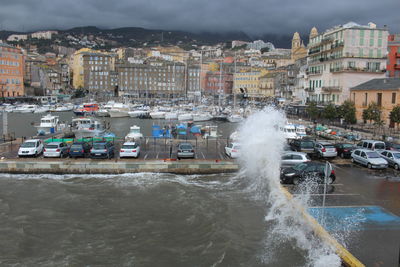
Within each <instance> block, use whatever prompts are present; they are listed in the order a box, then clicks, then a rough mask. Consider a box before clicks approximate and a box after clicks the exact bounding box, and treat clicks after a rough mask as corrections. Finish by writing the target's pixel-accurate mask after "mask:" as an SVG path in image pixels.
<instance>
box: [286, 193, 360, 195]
mask: <svg viewBox="0 0 400 267" xmlns="http://www.w3.org/2000/svg"><path fill="white" fill-rule="evenodd" d="M292 195H295V196H298V195H304V194H292ZM309 195H310V196H323V195H324V194H309ZM326 196H360V194H329V193H326Z"/></svg>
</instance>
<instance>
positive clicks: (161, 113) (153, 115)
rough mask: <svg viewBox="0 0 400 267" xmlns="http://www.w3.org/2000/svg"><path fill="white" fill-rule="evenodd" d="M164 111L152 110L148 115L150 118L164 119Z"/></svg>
mask: <svg viewBox="0 0 400 267" xmlns="http://www.w3.org/2000/svg"><path fill="white" fill-rule="evenodd" d="M165 113H166V112H165V111H153V112H150V117H151V118H152V119H165Z"/></svg>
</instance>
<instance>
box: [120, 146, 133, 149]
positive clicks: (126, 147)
mask: <svg viewBox="0 0 400 267" xmlns="http://www.w3.org/2000/svg"><path fill="white" fill-rule="evenodd" d="M122 148H123V149H134V148H136V146H135V145H123V146H122Z"/></svg>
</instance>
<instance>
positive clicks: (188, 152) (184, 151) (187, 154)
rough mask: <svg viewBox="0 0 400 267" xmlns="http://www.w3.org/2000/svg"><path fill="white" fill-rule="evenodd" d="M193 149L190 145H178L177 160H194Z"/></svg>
mask: <svg viewBox="0 0 400 267" xmlns="http://www.w3.org/2000/svg"><path fill="white" fill-rule="evenodd" d="M195 157H196V156H195V152H194V148H193V146H192V144H191V143H180V144H178V151H177V158H178V159H181V158H195Z"/></svg>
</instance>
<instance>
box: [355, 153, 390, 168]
mask: <svg viewBox="0 0 400 267" xmlns="http://www.w3.org/2000/svg"><path fill="white" fill-rule="evenodd" d="M351 162H353V163H356V162H357V163H360V164H362V165H365V166H367V167H368V169H372V168H374V169H386V168H387V167H388V162H387V161H386V160H385V159H383V158H382V157H381V156H380V155H379V154H378V153H377V152H376V151H371V150H368V149H356V150H354V151H353V153H351Z"/></svg>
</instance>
